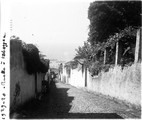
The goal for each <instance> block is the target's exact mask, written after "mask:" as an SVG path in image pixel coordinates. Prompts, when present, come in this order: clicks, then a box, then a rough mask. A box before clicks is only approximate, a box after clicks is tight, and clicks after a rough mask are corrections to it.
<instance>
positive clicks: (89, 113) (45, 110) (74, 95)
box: [13, 83, 140, 119]
mask: <svg viewBox="0 0 142 120" xmlns="http://www.w3.org/2000/svg"><path fill="white" fill-rule="evenodd" d="M13 118H22V119H23V118H26V119H27V118H29V119H39V118H41V119H46V118H47V119H49V118H52V119H53V118H60V119H62V118H88V119H89V118H94V119H95V118H96V119H101V118H106V119H109V118H111V119H117V118H118V119H121V118H140V111H138V110H135V109H130V108H129V107H128V106H126V105H125V104H120V103H118V102H116V101H113V100H110V99H108V98H106V97H104V96H102V95H97V94H93V93H89V92H87V91H84V90H82V89H77V88H75V87H73V86H70V85H66V84H63V83H55V84H53V85H52V86H51V90H50V92H49V94H47V95H45V96H43V97H42V98H41V100H40V101H36V102H35V101H33V102H29V103H27V104H26V105H25V106H24V108H22V109H21V110H19V111H18V112H17V113H15V115H14V116H13Z"/></svg>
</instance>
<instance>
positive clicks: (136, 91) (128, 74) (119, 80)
mask: <svg viewBox="0 0 142 120" xmlns="http://www.w3.org/2000/svg"><path fill="white" fill-rule="evenodd" d="M87 88H88V89H89V90H92V91H95V92H99V93H102V94H105V95H109V96H112V97H115V98H118V99H120V100H125V101H126V102H130V103H132V104H135V105H137V106H140V105H141V64H140V63H137V64H134V65H132V66H131V67H128V68H125V69H124V70H122V69H121V67H119V66H117V67H115V68H114V69H110V70H109V72H105V73H104V72H102V73H101V76H98V77H96V78H92V77H91V76H90V79H88V86H87Z"/></svg>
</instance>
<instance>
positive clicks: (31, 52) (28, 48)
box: [10, 36, 49, 74]
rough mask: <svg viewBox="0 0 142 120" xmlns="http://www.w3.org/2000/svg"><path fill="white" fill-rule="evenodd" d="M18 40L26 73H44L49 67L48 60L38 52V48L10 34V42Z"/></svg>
mask: <svg viewBox="0 0 142 120" xmlns="http://www.w3.org/2000/svg"><path fill="white" fill-rule="evenodd" d="M12 41H16V42H19V43H20V45H21V47H22V51H21V52H22V54H23V58H24V63H25V67H26V71H27V72H28V74H35V73H40V72H41V73H46V72H47V71H48V68H49V60H48V59H44V58H43V57H42V55H41V54H39V50H38V48H37V47H36V46H35V45H33V44H26V43H25V42H22V40H20V38H19V37H15V36H12V37H11V40H10V42H11V43H12Z"/></svg>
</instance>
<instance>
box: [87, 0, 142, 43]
mask: <svg viewBox="0 0 142 120" xmlns="http://www.w3.org/2000/svg"><path fill="white" fill-rule="evenodd" d="M88 18H89V20H90V25H89V28H90V32H89V38H88V41H89V42H90V43H91V44H92V45H94V44H95V43H98V42H104V41H106V39H107V38H108V37H109V36H110V35H113V34H114V33H116V32H119V31H120V30H123V29H124V28H126V27H128V26H133V27H138V26H141V1H97V2H93V3H91V4H90V7H89V9H88Z"/></svg>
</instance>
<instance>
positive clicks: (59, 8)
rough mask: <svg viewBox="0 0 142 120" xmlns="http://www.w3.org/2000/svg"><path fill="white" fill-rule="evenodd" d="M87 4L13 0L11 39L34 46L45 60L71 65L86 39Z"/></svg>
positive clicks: (84, 2) (87, 23)
mask: <svg viewBox="0 0 142 120" xmlns="http://www.w3.org/2000/svg"><path fill="white" fill-rule="evenodd" d="M89 5H90V1H60V0H58V1H55V0H53V1H51V0H50V1H48V0H47V1H43V0H36V1H33V0H29V1H24V0H23V1H20V0H17V1H16V0H15V1H14V2H11V4H10V6H11V7H10V9H11V10H10V18H11V19H12V33H11V34H12V35H16V36H18V37H20V39H21V40H22V41H24V42H26V43H33V44H35V45H36V46H37V47H38V49H39V51H41V53H42V54H44V55H46V58H47V59H58V60H62V61H70V60H72V59H73V58H74V56H75V54H76V51H75V49H77V48H78V46H82V45H83V43H84V41H86V40H87V38H88V30H89V29H88V26H89V19H88V18H87V16H88V7H89Z"/></svg>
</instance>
